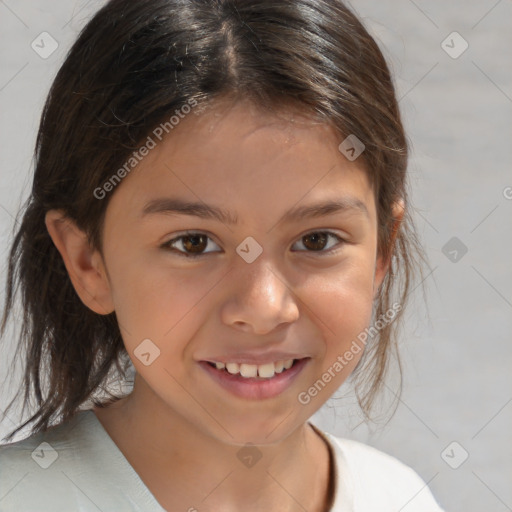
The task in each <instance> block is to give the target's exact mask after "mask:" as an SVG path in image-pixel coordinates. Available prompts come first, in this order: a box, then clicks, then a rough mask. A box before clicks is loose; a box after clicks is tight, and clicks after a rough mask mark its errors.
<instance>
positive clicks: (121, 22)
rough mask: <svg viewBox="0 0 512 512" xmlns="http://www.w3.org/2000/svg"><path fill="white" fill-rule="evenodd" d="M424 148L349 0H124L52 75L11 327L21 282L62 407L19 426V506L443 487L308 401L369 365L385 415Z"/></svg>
mask: <svg viewBox="0 0 512 512" xmlns="http://www.w3.org/2000/svg"><path fill="white" fill-rule="evenodd" d="M406 166H407V144H406V139H405V135H404V132H403V128H402V124H401V120H400V114H399V110H398V106H397V101H396V98H395V93H394V88H393V84H392V79H391V77H390V74H389V70H388V67H387V65H386V63H385V60H384V58H383V56H382V54H381V52H380V50H379V48H378V47H377V44H376V43H375V41H374V40H373V39H372V38H371V36H370V35H369V34H368V32H367V31H366V30H365V28H364V27H363V26H362V24H361V23H360V22H359V21H358V19H357V18H356V17H355V15H354V14H353V13H352V12H351V11H350V10H349V9H348V8H347V7H346V6H345V5H343V4H342V3H341V1H340V0H314V1H313V0H280V1H272V2H270V1H265V0H243V1H241V0H208V1H207V0H129V1H128V0H111V1H110V2H108V3H107V4H106V5H105V6H104V7H103V8H102V9H101V10H100V11H99V12H98V13H97V14H96V15H95V16H94V18H93V19H92V20H91V21H90V22H89V23H88V25H87V26H86V27H85V29H84V30H83V32H82V33H81V34H80V36H79V38H78V40H77V41H76V43H75V44H74V46H73V48H72V49H71V51H70V52H69V54H68V56H67V59H66V61H65V62H64V64H63V66H62V68H61V69H60V71H59V73H58V75H57V77H56V79H55V82H54V84H53V86H52V88H51V91H50V94H49V97H48V100H47V103H46V105H45V108H44V112H43V115H42V119H41V125H40V129H39V133H38V137H37V148H36V169H35V176H34V182H33V188H32V194H31V196H30V198H29V200H28V202H27V204H26V208H25V211H24V213H23V219H22V220H21V223H20V227H19V230H18V232H17V234H16V236H15V239H14V243H13V246H12V249H11V252H10V259H9V269H8V281H7V284H8V286H7V301H6V308H5V311H4V318H3V323H2V331H5V327H6V322H7V319H8V317H9V316H10V314H11V313H12V309H13V304H14V298H15V297H14V296H15V291H16V289H17V285H19V286H21V291H22V301H23V306H24V316H23V329H22V332H21V338H20V345H19V347H20V346H21V345H22V343H26V347H25V348H26V350H27V356H28V359H27V366H26V373H25V401H24V406H25V404H26V402H27V397H28V396H29V394H30V391H31V388H32V387H33V388H34V390H35V394H36V398H37V404H38V409H37V411H36V413H35V414H34V415H33V416H32V417H31V418H29V420H27V421H26V422H25V423H24V424H23V425H21V426H20V427H18V428H17V429H16V430H15V431H13V432H12V433H11V434H10V435H9V436H7V438H6V440H7V441H9V440H12V436H13V435H14V434H15V433H16V432H18V431H19V430H20V429H21V428H23V427H24V426H26V425H27V424H28V423H30V422H34V427H33V430H32V432H31V435H30V436H29V437H28V438H26V439H23V440H21V441H17V442H14V443H10V444H5V445H4V446H3V447H2V448H1V449H0V510H1V511H7V510H16V511H18V510H38V511H50V510H51V511H59V510H63V511H64V510H66V511H68V510H81V511H86V510H87V511H88V510H102V511H110V510H112V511H114V510H115V511H135V510H141V511H150V512H153V511H154V512H156V511H161V510H163V509H165V510H169V511H187V510H188V511H196V510H197V511H222V512H231V511H239V510H245V511H267V510H276V511H299V510H302V511H304V510H307V511H310V512H324V511H336V512H339V511H360V512H362V511H365V512H366V511H379V512H382V511H398V510H408V511H417V512H419V511H429V512H434V511H439V510H440V508H439V506H438V505H437V504H436V502H435V499H434V498H433V497H432V495H431V493H430V491H429V490H428V488H427V486H426V485H425V483H424V482H423V481H422V480H421V479H420V477H419V476H418V475H417V474H416V473H415V472H414V471H413V470H412V469H410V468H408V467H406V466H404V465H403V464H402V463H400V462H399V461H398V460H396V459H394V458H392V457H390V456H388V455H385V454H383V453H381V452H379V451H377V450H375V449H373V448H371V447H369V446H365V445H363V444H360V443H357V442H354V441H350V440H347V439H340V438H337V437H334V436H332V435H330V434H328V433H325V432H322V431H321V430H320V429H318V428H317V427H315V426H313V424H312V423H310V422H309V418H310V417H311V416H312V415H313V414H314V413H315V412H316V411H317V410H318V409H319V408H320V407H321V406H322V404H324V403H325V402H326V401H327V400H328V398H329V397H330V396H331V395H332V394H333V393H334V392H335V391H336V390H337V389H338V388H339V387H340V386H341V384H342V383H343V382H344V381H345V380H346V379H347V378H348V376H349V375H351V374H352V373H354V376H355V377H357V378H358V379H359V385H358V387H357V392H358V397H359V399H360V403H361V405H362V407H363V410H364V411H366V412H367V413H369V410H370V406H371V405H372V403H373V401H374V399H375V397H376V393H377V391H379V388H380V387H381V385H382V382H383V377H384V374H385V370H386V366H387V361H388V360H389V357H390V354H391V353H392V351H393V347H394V342H393V340H394V339H395V338H394V333H393V331H394V327H395V326H396V323H397V319H399V317H400V316H401V314H402V312H403V307H404V306H405V299H406V297H407V293H408V289H409V282H410V278H411V275H412V273H413V270H414V265H413V262H414V254H415V253H414V248H415V242H414V240H415V239H414V235H413V231H411V223H410V219H409V217H408V211H409V206H408V202H407V194H406V188H407V181H406ZM19 347H18V348H19ZM130 363H133V368H134V369H135V380H134V383H133V389H132V390H131V392H129V393H128V394H126V393H125V394H124V395H123V394H121V395H118V396H113V395H111V397H110V399H99V398H98V396H97V392H98V391H99V390H101V389H102V388H103V387H105V381H106V380H107V378H108V377H109V375H110V372H111V371H112V370H114V369H117V371H118V372H120V376H121V377H122V378H126V369H127V366H128V365H129V364H130ZM41 365H43V367H42V368H41ZM88 402H89V403H90V402H92V405H93V407H87V406H86V404H87V403H88ZM10 405H12V402H11V404H10ZM54 420H57V421H56V422H55V421H54ZM52 423H53V424H52Z"/></svg>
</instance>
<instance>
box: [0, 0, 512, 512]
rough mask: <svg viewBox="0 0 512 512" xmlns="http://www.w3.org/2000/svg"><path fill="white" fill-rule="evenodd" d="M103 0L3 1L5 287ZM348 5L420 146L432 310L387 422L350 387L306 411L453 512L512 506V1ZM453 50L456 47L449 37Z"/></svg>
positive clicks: (415, 316) (414, 167) (5, 425)
mask: <svg viewBox="0 0 512 512" xmlns="http://www.w3.org/2000/svg"><path fill="white" fill-rule="evenodd" d="M102 3H103V2H102V1H99V0H92V1H89V2H87V1H85V0H79V1H75V0H73V1H70V0H51V1H50V0H30V1H29V0H23V1H17V2H15V1H14V0H0V38H1V47H0V52H1V54H0V62H1V69H0V109H1V118H0V130H1V132H0V140H1V148H2V149H1V167H0V244H1V249H0V257H1V261H2V274H1V275H2V278H1V282H0V284H1V285H2V288H3V285H4V281H5V261H6V257H7V246H8V242H9V241H10V233H11V229H12V225H13V222H14V221H13V217H14V215H15V213H16V212H17V210H18V208H19V206H20V204H21V201H22V200H23V199H24V198H25V197H26V196H27V194H28V192H29V190H30V186H31V172H32V150H33V146H34V141H35V133H36V129H37V126H38V122H39V116H40V113H41V108H42V104H43V101H44V98H45V96H46V94H47V92H48V88H49V86H50V83H51V81H52V79H53V77H54V75H55V73H56V71H57V69H58V67H59V65H60V64H61V63H62V61H63V59H64V56H65V53H66V52H67V50H68V49H69V47H70V45H71V43H72V41H73V40H74V38H75V37H76V35H77V33H78V31H79V30H80V29H81V27H82V26H83V25H84V23H85V22H86V21H87V19H88V18H89V16H90V15H91V14H92V13H93V12H94V11H96V10H97V9H98V8H99V6H100V5H102ZM351 5H352V6H353V8H354V9H355V10H356V11H357V12H358V13H359V14H360V15H361V16H362V17H363V18H364V21H365V23H366V25H367V27H368V28H369V29H370V31H371V32H372V34H373V35H374V36H375V37H376V38H377V39H378V41H379V42H380V44H381V47H382V48H383V50H384V52H385V55H386V57H387V58H388V61H389V63H390V65H391V67H392V69H393V72H394V73H395V76H396V82H397V87H398V95H399V97H400V98H401V100H400V105H401V108H402V111H403V114H404V118H405V124H406V129H407V131H408V135H409V137H410V139H411V142H412V149H413V153H412V158H411V162H410V173H411V183H412V192H413V194H412V196H413V197H412V198H413V203H414V205H415V207H416V214H415V217H416V220H417V225H418V228H419V231H420V234H421V236H422V238H423V242H424V245H425V247H426V249H427V253H428V256H429V259H430V264H431V269H432V272H431V274H429V275H428V276H427V278H426V280H425V284H426V286H427V290H428V297H429V318H427V313H426V311H425V308H424V306H423V305H422V302H421V300H417V301H416V303H415V305H413V307H412V308H411V311H410V314H409V317H408V322H407V326H406V333H407V335H406V336H404V339H403V341H402V344H401V350H402V356H403V359H404V362H405V365H404V366H405V386H404V393H403V396H402V400H401V402H400V403H399V407H398V410H397V412H396V414H395V416H394V417H393V419H392V420H391V421H390V422H389V423H388V424H387V425H383V424H380V425H377V426H376V425H370V426H367V425H365V424H360V421H361V420H360V417H359V415H358V413H357V409H355V408H354V407H353V406H352V405H351V399H350V397H349V396H348V395H347V393H346V392H344V388H342V390H341V391H340V395H339V396H340V397H342V398H340V399H332V400H330V401H329V403H328V406H326V407H324V408H323V409H322V410H321V411H320V412H319V413H318V414H317V415H316V416H315V418H314V419H315V421H316V423H317V424H318V425H320V426H321V427H322V428H324V429H325V430H328V431H330V432H333V433H334V434H336V435H339V436H348V437H352V438H355V439H358V440H361V441H363V442H366V443H368V444H370V445H373V446H376V447H377V448H379V449H381V450H383V451H385V452H387V453H390V454H392V455H394V456H396V457H398V458H399V459H401V460H403V461H404V462H406V463H407V464H409V465H411V466H412V467H413V468H414V469H415V470H416V471H417V472H418V473H419V474H420V475H421V476H422V477H423V478H424V479H425V481H427V482H429V486H430V487H431V489H432V491H433V492H434V494H435V495H436V497H437V498H438V500H439V501H440V503H441V504H442V506H443V507H445V508H446V510H451V511H457V510H459V511H464V512H477V511H478V512H480V511H484V510H485V511H489V510H493V511H497V512H499V511H506V510H512V487H511V486H510V482H511V481H512V442H511V437H510V431H511V429H510V427H511V419H512V386H511V382H512V376H511V371H510V368H511V366H510V364H511V360H512V357H511V356H512V343H511V339H510V338H511V336H510V335H511V332H512V325H511V324H512V322H511V319H512V315H511V313H512V286H511V285H512V278H511V274H512V273H511V270H510V268H511V261H512V258H511V253H512V250H511V249H512V247H511V245H512V242H511V233H512V230H511V227H512V226H511V224H512V221H511V220H512V216H511V210H512V200H511V199H510V197H511V196H512V189H511V188H507V187H512V175H511V172H510V165H511V163H512V155H511V153H512V150H511V147H512V144H511V142H512V126H511V124H512V123H511V113H512V86H511V75H512V66H511V61H510V56H511V50H510V48H512V35H511V34H512V30H511V21H512V1H510V0H500V1H496V0H481V1H462V0H457V1H452V2H446V1H441V0H435V1H432V0H431V1H426V0H416V1H415V2H413V1H412V0H411V1H410V0H396V1H391V0H388V1H382V0H381V1H379V0H353V2H352V4H351ZM44 31H46V32H49V33H50V34H51V35H52V37H53V38H55V39H56V40H57V41H58V43H59V46H58V48H57V50H56V51H55V52H54V53H53V54H52V55H51V56H49V57H48V58H47V59H42V58H41V57H40V56H39V55H38V54H37V53H36V52H35V51H34V50H33V49H32V48H31V43H32V41H33V40H35V39H36V38H37V37H38V36H39V34H41V33H42V32H44ZM453 31H457V32H458V33H460V34H461V36H462V37H463V38H464V39H465V40H466V41H467V43H468V44H469V47H468V49H467V50H466V51H465V52H464V53H462V54H461V55H460V56H459V57H458V58H452V57H450V56H449V55H448V54H447V53H446V52H445V51H444V50H443V48H442V46H441V43H442V42H443V41H444V40H445V39H446V38H447V36H448V35H449V34H451V33H452V32H453ZM452 41H453V42H452ZM446 44H448V45H449V46H453V49H452V51H455V52H456V51H458V50H460V48H461V45H460V41H458V40H457V39H453V36H452V37H450V38H448V40H447V43H446ZM452 237H457V238H458V239H459V240H460V242H461V243H463V244H464V245H465V246H466V247H467V253H466V254H464V255H463V256H462V257H460V256H461V254H462V253H461V252H460V251H459V253H458V258H459V260H458V261H457V262H452V261H450V259H449V258H448V257H447V256H446V255H445V254H444V253H443V250H442V248H443V247H444V246H445V244H446V243H447V242H448V240H450V239H451V238H452ZM449 250H452V249H451V248H448V249H447V250H446V249H445V252H446V253H447V254H448V256H450V257H453V256H454V253H452V254H451V255H450V254H449V252H448V251H449ZM2 299H3V290H2ZM11 342H12V340H10V339H6V340H3V341H2V346H1V348H0V350H1V357H0V363H1V364H0V371H1V374H0V382H2V385H3V387H2V390H1V393H0V408H2V406H4V405H5V404H7V402H8V399H9V398H10V397H11V396H12V395H13V393H14V390H15V389H16V386H17V385H18V383H15V382H7V384H5V385H4V383H3V379H4V376H5V371H6V368H7V366H8V365H10V364H14V363H13V362H12V361H11V360H10V357H9V356H10V354H11V353H12V348H11V347H12V345H10V343H11ZM18 363H19V362H18ZM0 419H1V414H0ZM14 422H16V423H18V422H19V418H16V417H14V416H13V414H12V413H11V415H10V418H4V419H3V421H2V422H1V424H0V435H5V433H6V432H7V431H10V430H11V429H12V428H13V426H14ZM453 441H455V442H457V443H458V444H457V445H452V446H451V447H450V448H449V449H448V450H447V451H444V450H445V448H446V447H447V446H448V445H450V443H452V442H453ZM463 450H464V451H466V452H467V453H468V454H469V457H468V459H467V460H466V461H465V462H464V463H463V464H462V465H460V467H458V469H453V468H452V467H450V466H449V465H448V464H447V463H446V462H445V460H443V458H442V456H441V454H442V453H444V454H445V458H446V460H449V461H450V462H451V464H452V465H456V463H457V462H459V461H460V460H461V457H463V455H464V453H465V452H464V451H463Z"/></svg>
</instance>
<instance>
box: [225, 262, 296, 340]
mask: <svg viewBox="0 0 512 512" xmlns="http://www.w3.org/2000/svg"><path fill="white" fill-rule="evenodd" d="M240 263H241V265H240V267H239V268H238V269H236V270H235V272H232V273H231V276H230V285H229V286H228V288H229V294H228V297H227V299H226V301H225V303H224V304H223V307H222V311H221V316H222V321H223V322H224V324H225V325H228V326H230V327H234V328H236V329H239V330H241V331H243V332H247V333H252V334H259V335H263V334H267V333H269V332H271V331H273V330H275V329H277V328H279V327H283V326H284V325H285V324H291V323H293V322H295V321H296V320H297V319H298V318H299V308H298V304H297V297H296V296H295V294H294V293H293V291H292V290H291V289H290V286H289V284H288V283H286V281H285V279H284V278H283V277H282V276H280V275H279V273H278V271H277V269H276V268H275V267H274V266H272V265H271V264H270V263H269V262H268V260H266V259H264V258H263V257H260V258H258V260H256V261H255V262H253V263H250V264H247V263H246V262H244V261H241V262H240Z"/></svg>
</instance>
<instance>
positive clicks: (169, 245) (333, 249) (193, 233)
mask: <svg viewBox="0 0 512 512" xmlns="http://www.w3.org/2000/svg"><path fill="white" fill-rule="evenodd" d="M317 234H324V235H327V236H328V237H333V238H335V239H336V240H338V244H336V245H335V246H334V247H331V248H330V249H328V250H319V251H308V250H306V251H305V252H309V253H313V254H319V255H320V254H326V253H327V254H329V255H333V254H336V253H337V252H338V250H339V249H340V247H339V246H341V245H343V244H344V243H346V240H344V239H343V238H341V237H340V236H339V235H338V234H336V233H334V232H333V231H310V232H309V233H306V234H304V235H302V236H301V237H300V240H301V239H302V238H304V237H306V236H309V235H317ZM198 235H206V236H207V237H208V239H209V240H212V239H211V238H210V237H209V236H208V235H207V234H206V233H203V232H200V231H187V232H186V233H183V234H182V235H180V236H177V237H175V238H173V239H172V240H169V241H168V242H165V243H164V244H162V245H161V247H162V249H166V250H169V251H171V252H174V253H176V254H177V255H178V256H181V257H184V258H192V259H194V258H200V257H202V256H206V255H207V254H209V253H211V252H217V251H209V252H203V253H202V254H189V253H186V252H183V251H181V250H178V249H176V248H175V247H173V246H172V244H174V243H176V242H178V241H180V240H182V239H184V238H187V237H192V236H198ZM327 244H328V242H327ZM293 252H300V251H293Z"/></svg>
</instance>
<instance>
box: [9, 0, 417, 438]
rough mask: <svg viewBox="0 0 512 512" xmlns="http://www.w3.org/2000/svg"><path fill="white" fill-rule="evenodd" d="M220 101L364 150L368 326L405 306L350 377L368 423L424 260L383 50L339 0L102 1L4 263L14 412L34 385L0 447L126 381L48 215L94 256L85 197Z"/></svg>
mask: <svg viewBox="0 0 512 512" xmlns="http://www.w3.org/2000/svg"><path fill="white" fill-rule="evenodd" d="M224 96H232V97H233V98H248V99H250V100H252V101H253V102H254V104H255V105H257V106H259V107H261V108H266V109H272V110H274V111H275V110H279V109H280V108H281V109H283V105H295V106H296V107H299V108H300V109H301V111H302V112H305V113H308V114H309V115H311V117H312V118H313V117H314V118H315V119H317V120H320V121H321V122H326V123H330V124H331V125H332V126H333V127H334V128H335V129H336V130H337V131H338V132H339V134H340V142H341V141H342V140H343V138H345V137H346V136H348V135H349V134H352V135H355V136H356V137H357V138H358V139H360V140H361V141H363V143H364V144H365V146H366V148H365V151H364V153H363V154H362V155H361V157H360V158H362V159H363V162H364V163H365V169H366V172H367V174H368V176H369V178H370V181H371V183H372V185H373V187H374V190H375V194H376V203H377V213H378V222H379V231H378V247H379V251H380V253H381V254H382V255H383V256H384V257H386V256H387V257H391V267H390V271H389V273H388V275H387V276H386V278H385V281H384V283H383V285H382V286H381V289H380V292H379V296H378V298H377V299H376V301H375V304H374V315H375V317H379V316H380V315H383V314H385V313H386V311H388V310H389V309H390V307H391V303H392V301H393V299H394V298H395V299H396V300H397V301H398V302H400V304H401V305H402V309H401V311H399V312H398V313H397V316H396V317H395V319H394V321H393V322H391V323H389V324H387V325H385V326H384V327H383V328H382V329H381V330H380V331H379V333H378V335H377V336H375V337H374V338H373V339H371V340H370V341H369V343H368V345H367V347H366V350H365V355H364V357H363V359H362V360H361V361H360V363H359V365H358V367H357V369H356V372H355V373H356V374H357V375H356V376H357V377H358V378H359V385H358V387H357V389H358V395H357V396H358V399H359V402H360V404H361V406H362V409H363V411H365V413H366V414H368V412H369V410H370V407H371V405H372V403H373V401H374V397H375V394H376V392H377V391H378V390H379V389H380V388H381V386H382V382H383V376H384V374H385V371H386V368H387V366H388V361H389V357H390V353H391V351H393V350H394V347H395V336H394V332H393V331H394V330H395V328H396V326H397V320H398V319H399V317H401V315H402V313H403V306H404V305H405V299H406V296H407V293H408V291H409V288H410V280H411V276H412V273H413V271H414V269H415V267H416V265H415V259H414V258H415V257H414V254H419V253H418V252H417V251H416V248H417V247H416V238H415V235H414V231H413V229H412V223H411V219H410V217H409V214H408V202H407V190H406V189H407V183H406V168H407V142H406V137H405V135H404V131H403V127H402V123H401V119H400V113H399V109H398V104H397V101H396V97H395V91H394V86H393V82H392V78H391V76H390V73H389V70H388V66H387V64H386V62H385V59H384V57H383V55H382V53H381V51H380V50H379V47H378V45H377V44H376V42H375V41H374V40H373V38H372V37H371V36H370V35H369V33H368V32H367V31H366V29H365V28H364V27H363V25H362V24H361V22H360V21H359V20H358V19H357V17H356V16H355V15H354V14H353V13H352V12H351V11H350V10H349V9H348V8H347V7H346V6H345V5H344V4H343V3H342V2H341V0H278V1H268V0H179V1H178V0H111V1H109V2H108V3H107V4H106V5H105V6H104V7H103V8H102V9H101V10H99V11H98V13H97V14H96V15H95V16H94V17H93V18H92V19H91V20H90V21H89V23H88V24H87V25H86V27H85V28H84V29H83V30H82V32H81V33H80V35H79V37H78V39H77V41H76V42H75V44H74V45H73V47H72V48H71V50H70V51H69V53H68V55H67V57H66V60H65V62H64V64H63V65H62V67H61V68H60V70H59V72H58V74H57V76H56V78H55V80H54V82H53V85H52V87H51V90H50V92H49V95H48V98H47V101H46V104H45V107H44V110H43V113H42V117H41V123H40V127H39V131H38V135H37V141H36V150H35V174H34V180H33V186H32V192H31V195H30V196H29V198H28V200H27V201H26V203H25V204H24V206H23V208H22V211H20V212H19V215H21V214H22V219H21V220H20V221H19V229H18V230H17V232H16V233H15V236H14V241H13V244H12V247H11V250H10V254H9V260H8V261H9V265H8V276H7V285H6V303H5V309H4V314H3V319H2V325H1V329H0V334H2V335H3V334H5V329H6V323H7V319H8V318H9V316H10V315H11V314H12V312H13V306H14V299H15V296H16V294H17V293H18V287H20V288H21V300H22V305H23V320H22V324H21V331H20V336H19V343H18V346H17V349H16V355H17V354H18V351H19V350H21V348H23V349H24V351H25V354H26V357H27V362H26V366H25V368H24V370H25V373H24V381H23V382H24V385H23V388H22V389H24V391H25V395H24V401H23V411H24V410H25V406H26V405H27V401H28V399H29V395H30V393H31V389H32V387H33V390H34V392H35V396H36V399H37V412H36V413H35V414H33V416H31V417H30V418H29V419H28V420H27V421H26V422H25V423H23V424H22V425H21V426H19V427H18V428H17V429H15V430H14V431H13V432H11V433H10V434H9V435H8V436H7V437H6V438H5V439H7V440H11V439H12V437H13V436H14V435H15V434H16V433H17V432H18V431H19V430H20V429H22V428H23V427H25V425H27V424H28V423H30V422H35V426H34V427H33V429H32V432H33V433H35V432H38V431H42V430H43V431H44V430H46V429H47V428H48V427H49V426H50V424H51V423H52V422H53V420H54V418H55V417H56V415H57V414H60V416H61V418H60V420H61V421H62V422H64V421H67V420H68V419H70V418H71V417H72V416H73V415H74V414H75V413H76V411H77V410H78V408H79V407H80V406H81V405H82V404H83V403H84V402H85V401H86V400H88V399H90V398H91V396H92V395H93V393H94V392H95V391H97V390H98V389H100V388H102V386H103V385H104V384H105V379H106V378H107V377H108V375H109V372H110V371H111V369H112V368H114V366H115V368H117V371H119V372H120V374H121V375H123V376H125V375H126V374H125V373H124V371H125V369H124V368H123V367H122V364H121V362H122V361H123V359H125V361H126V360H127V359H126V358H127V353H126V350H125V347H124V344H123V340H122V338H121V334H120V330H119V327H118V324H117V321H116V316H115V312H114V313H111V314H109V315H103V316H102V315H98V314H96V313H94V312H93V311H91V310H90V309H88V308H87V307H86V306H85V305H84V304H83V303H82V302H81V300H80V299H79V297H78V295H77V294H76V292H75V290H74V288H73V286H72V283H71V280H70V278H69V275H68V273H67V271H66V268H65V266H64V263H63V260H62V258H61V256H60V254H59V253H58V251H57V249H56V247H55V246H54V244H53V242H52V240H51V238H50V236H49V234H48V231H47V229H46V226H45V221H44V219H45V213H46V212H47V211H48V210H50V209H60V210H63V211H64V212H65V214H66V215H67V216H68V217H69V218H70V219H72V220H73V221H74V222H75V223H76V225H77V226H78V227H79V228H80V229H82V230H83V231H84V232H85V233H87V235H88V237H89V240H90V243H91V245H92V246H93V247H95V248H97V249H99V250H100V251H101V247H102V225H103V219H104V215H105V210H106V208H107V205H108V198H106V199H104V200H98V199H96V197H95V195H94V190H95V189H96V188H97V187H100V186H101V185H102V184H104V183H105V182H106V181H107V180H108V179H109V178H110V177H111V176H112V172H113V170H115V169H118V168H120V167H121V166H122V165H123V163H124V162H126V161H127V159H128V158H129V157H130V155H131V154H132V152H133V151H134V150H136V149H137V148H138V147H140V145H141V143H142V142H143V141H144V140H145V139H146V137H147V136H148V134H149V133H151V131H152V130H153V129H154V128H155V127H156V126H158V125H159V124H160V123H161V122H162V121H163V120H165V119H169V116H170V115H171V114H172V113H173V112H175V111H176V109H178V108H180V107H181V106H182V105H185V104H186V103H187V102H190V101H195V102H197V104H199V105H207V104H210V103H211V102H212V101H213V100H215V99H217V98H220V97H224ZM399 199H402V200H403V201H404V206H405V210H406V213H405V217H404V220H403V221H402V223H401V225H400V228H399V230H398V233H397V237H396V241H395V242H394V243H391V242H390V241H391V240H392V239H393V236H392V235H393V233H392V230H393V218H392V217H391V205H392V203H393V202H394V201H396V200H399ZM128 362H129V361H128ZM363 370H364V371H363ZM46 381H47V382H46ZM45 384H46V392H45V393H43V389H44V385H45ZM20 391H21V389H20V390H18V393H17V394H16V397H15V398H14V399H13V401H12V402H11V403H10V404H9V406H8V409H9V408H10V407H11V406H12V404H13V402H14V400H15V399H16V398H17V397H18V394H19V392H20ZM110 396H111V397H113V400H114V401H115V400H116V399H118V398H120V397H119V396H113V395H112V394H110ZM93 402H94V404H95V405H102V404H103V405H104V404H105V402H101V401H98V400H96V399H95V400H93ZM8 409H7V410H8Z"/></svg>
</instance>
